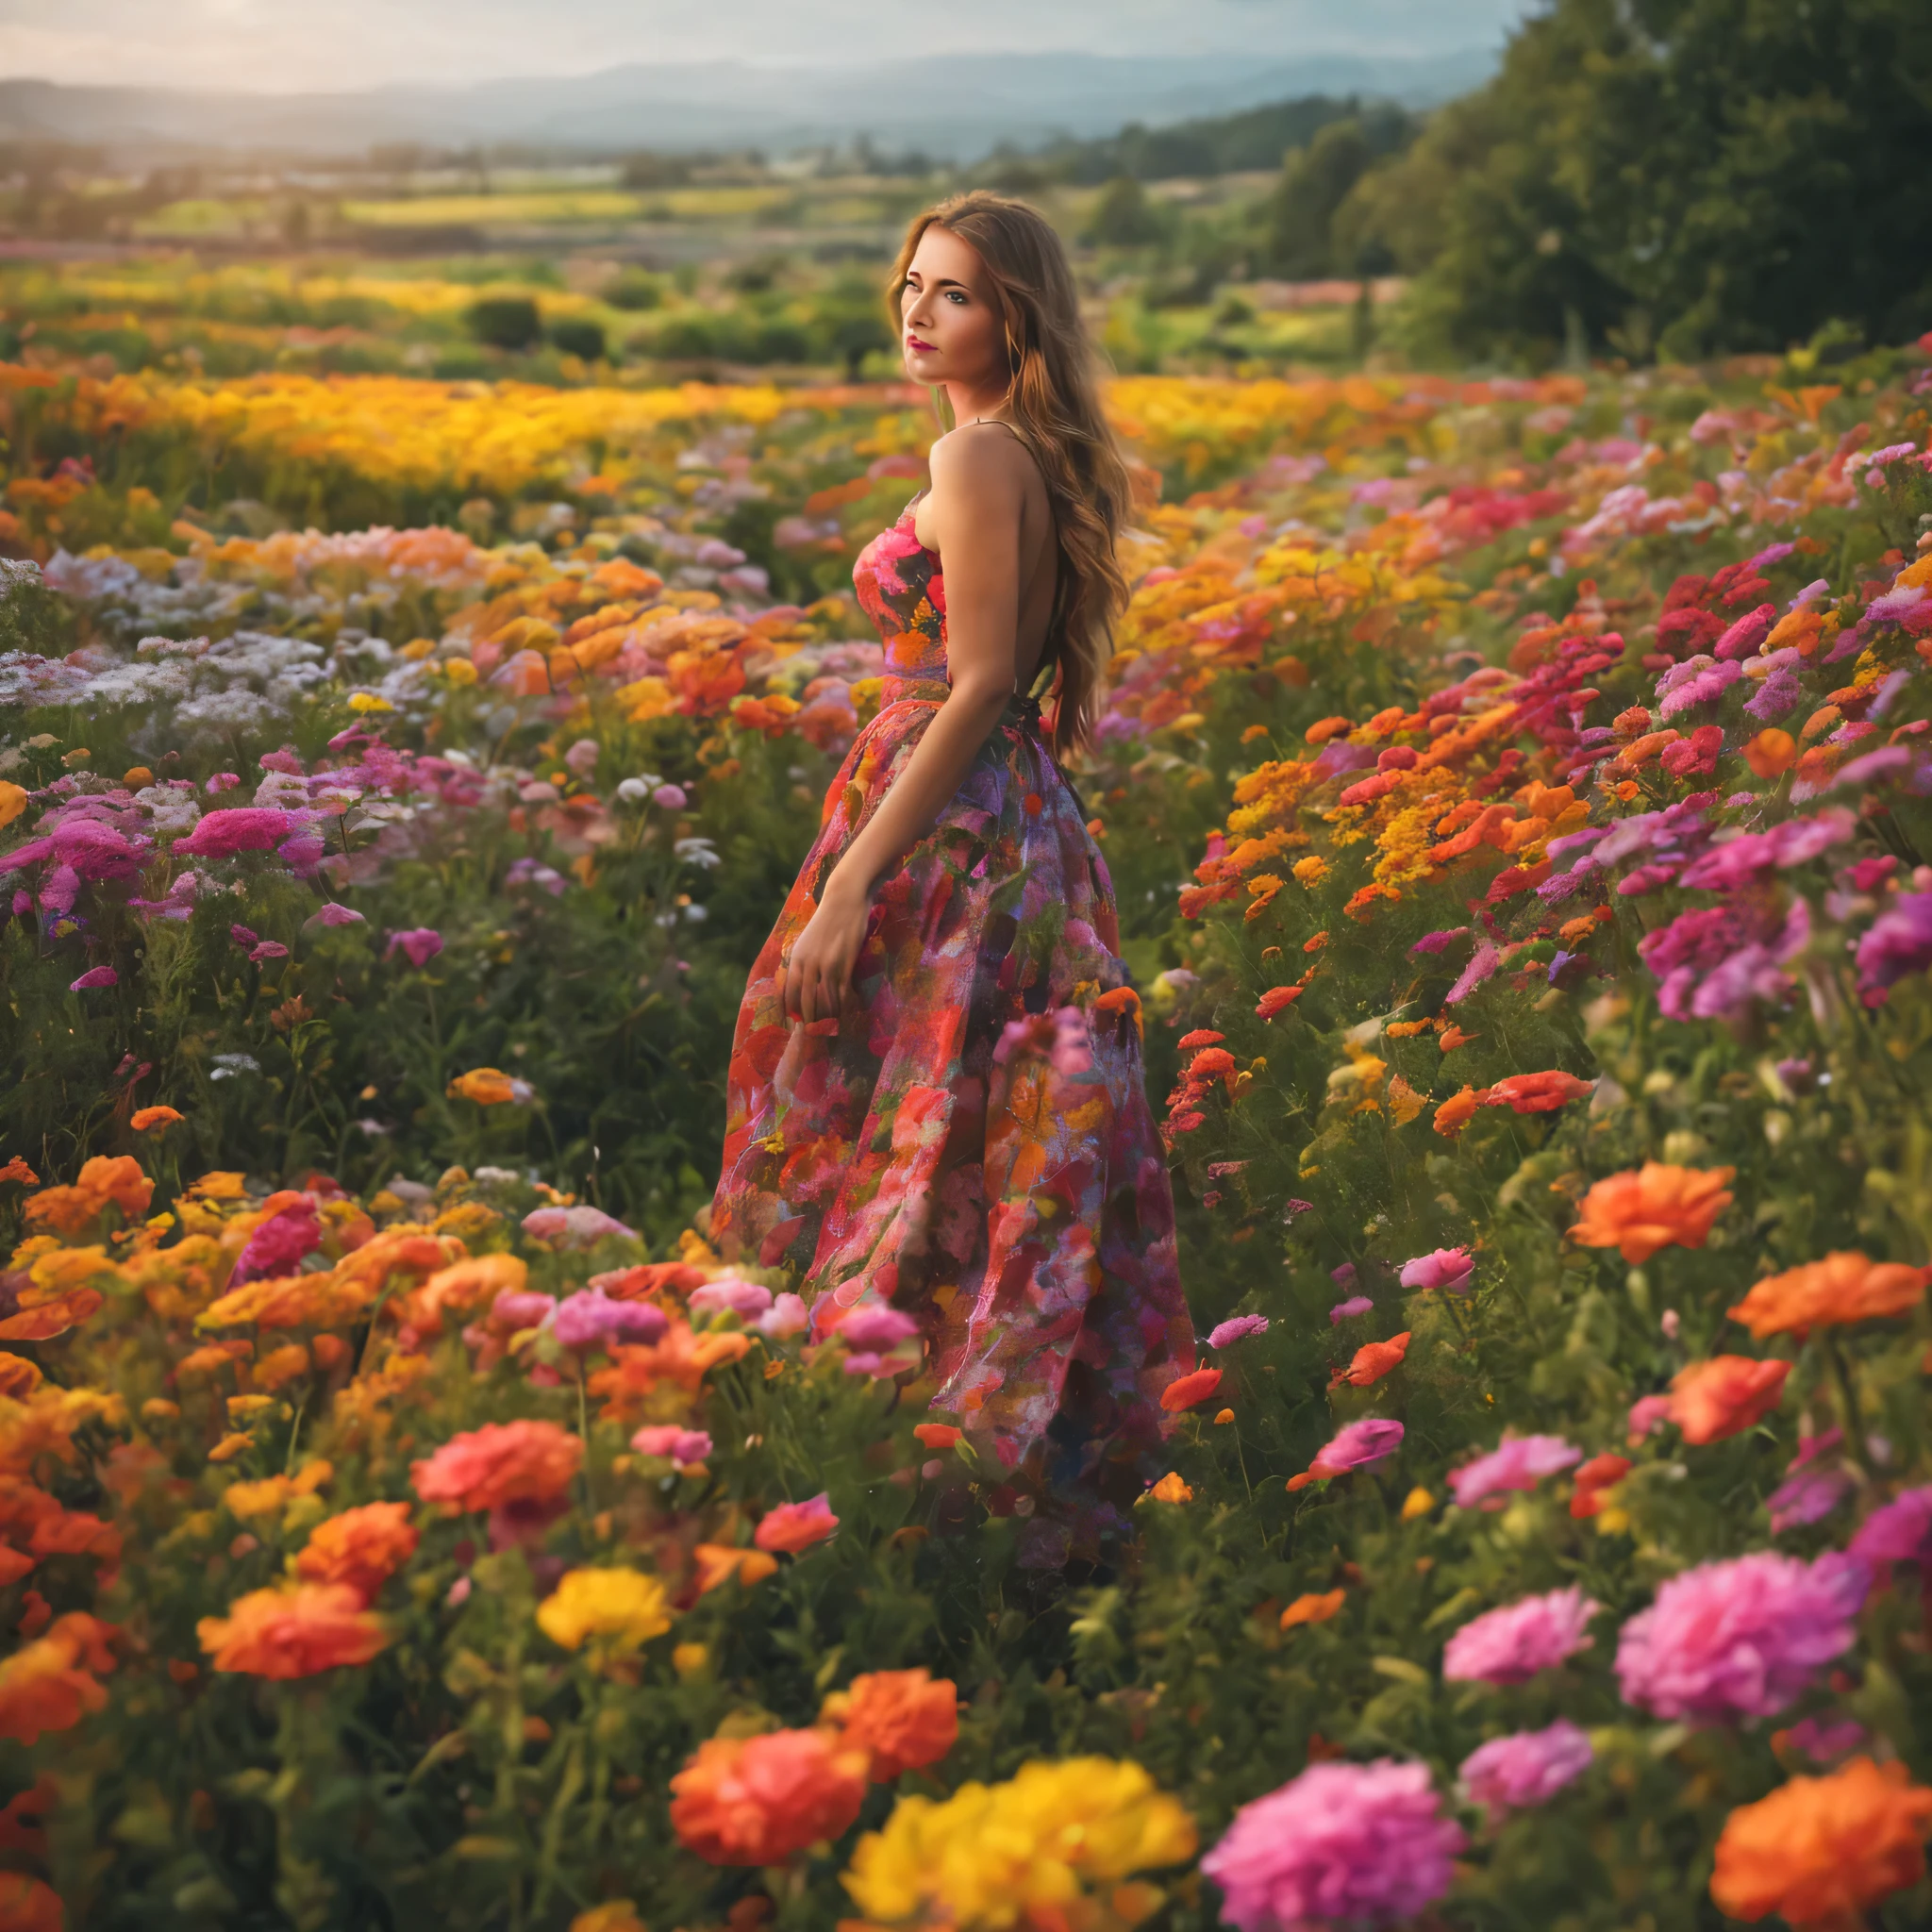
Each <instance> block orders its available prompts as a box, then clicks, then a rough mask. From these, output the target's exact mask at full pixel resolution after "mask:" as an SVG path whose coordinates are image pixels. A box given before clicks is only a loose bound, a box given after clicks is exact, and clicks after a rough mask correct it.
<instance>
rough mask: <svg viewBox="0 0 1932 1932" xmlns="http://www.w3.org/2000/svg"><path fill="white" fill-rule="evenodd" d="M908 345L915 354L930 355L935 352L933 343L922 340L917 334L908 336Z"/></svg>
mask: <svg viewBox="0 0 1932 1932" xmlns="http://www.w3.org/2000/svg"><path fill="white" fill-rule="evenodd" d="M906 346H907V347H908V349H910V350H911V351H912V353H913V354H914V355H915V356H930V355H931V354H932V353H933V345H932V344H931V343H930V342H923V341H920V339H919V338H918V337H917V336H908V337H907V338H906Z"/></svg>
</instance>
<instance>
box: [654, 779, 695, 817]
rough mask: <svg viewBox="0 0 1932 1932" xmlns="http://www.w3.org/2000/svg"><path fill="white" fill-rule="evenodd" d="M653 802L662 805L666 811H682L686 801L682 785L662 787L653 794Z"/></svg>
mask: <svg viewBox="0 0 1932 1932" xmlns="http://www.w3.org/2000/svg"><path fill="white" fill-rule="evenodd" d="M651 799H652V802H653V803H654V804H656V805H661V806H662V807H663V808H664V809H665V810H666V811H682V810H683V809H684V808H685V804H686V799H685V795H684V787H683V786H682V785H660V786H658V789H657V790H656V791H653V792H652V793H651Z"/></svg>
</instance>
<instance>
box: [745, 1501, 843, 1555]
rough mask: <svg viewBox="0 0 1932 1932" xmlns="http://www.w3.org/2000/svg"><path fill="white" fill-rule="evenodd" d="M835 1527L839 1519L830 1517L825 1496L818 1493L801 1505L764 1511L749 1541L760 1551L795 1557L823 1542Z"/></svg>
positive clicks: (791, 1504)
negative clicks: (783, 1553)
mask: <svg viewBox="0 0 1932 1932" xmlns="http://www.w3.org/2000/svg"><path fill="white" fill-rule="evenodd" d="M838 1527H839V1519H838V1518H837V1517H836V1516H834V1515H833V1514H832V1507H831V1504H830V1502H829V1501H828V1500H827V1497H826V1492H825V1491H824V1490H821V1491H819V1493H818V1494H817V1495H816V1496H812V1497H810V1498H808V1500H807V1501H805V1502H803V1503H780V1504H779V1505H778V1507H776V1508H775V1509H769V1510H767V1511H766V1512H765V1514H764V1516H763V1517H762V1518H761V1519H760V1521H759V1523H758V1528H757V1529H756V1530H755V1531H754V1532H753V1533H752V1541H753V1542H755V1543H756V1544H757V1545H758V1548H759V1549H761V1550H783V1551H785V1552H786V1553H787V1554H788V1555H790V1556H794V1557H795V1556H796V1555H797V1554H798V1553H799V1551H801V1550H808V1549H810V1548H811V1546H812V1544H814V1543H822V1542H824V1540H825V1539H826V1538H827V1537H828V1536H830V1535H831V1534H832V1532H833V1531H834V1530H835V1529H837V1528H838Z"/></svg>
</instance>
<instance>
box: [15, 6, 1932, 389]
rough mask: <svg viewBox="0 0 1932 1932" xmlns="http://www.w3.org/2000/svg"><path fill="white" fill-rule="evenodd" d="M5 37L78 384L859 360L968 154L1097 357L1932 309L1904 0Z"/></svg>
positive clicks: (1921, 51) (1928, 137) (813, 365)
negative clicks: (1044, 264) (1089, 329)
mask: <svg viewBox="0 0 1932 1932" xmlns="http://www.w3.org/2000/svg"><path fill="white" fill-rule="evenodd" d="M0 75H7V76H8V77H7V78H5V79H0V357H4V358H8V359H11V360H14V361H25V362H26V363H28V364H34V363H37V362H39V363H42V364H44V365H45V366H48V367H57V366H58V367H66V368H71V367H72V366H73V365H74V363H75V360H76V359H78V360H79V361H80V362H81V363H82V364H83V366H85V367H86V368H88V369H89V370H90V372H91V373H92V374H94V375H98V376H107V375H111V374H115V373H123V374H126V373H133V372H136V371H142V370H154V371H157V372H161V371H166V372H172V373H177V374H180V375H196V374H202V375H208V376H222V377H228V376H239V375H249V374H254V373H258V372H263V371H288V370H295V371H303V372H313V373H345V374H355V373H362V374H374V373H395V374H406V375H430V376H437V377H442V378H469V377H487V378H494V379H502V378H514V377H524V378H527V379H530V380H534V381H540V382H544V383H551V384H564V385H571V384H577V383H583V382H597V383H607V384H608V383H611V382H613V381H614V382H618V383H621V384H626V385H628V384H638V385H649V384H657V383H661V382H667V381H683V380H690V379H693V378H694V379H697V380H701V381H733V380H742V379H745V378H746V377H748V376H759V377H772V378H775V379H779V380H785V381H799V380H810V379H823V378H827V377H831V378H837V379H843V380H858V379H868V378H880V377H888V376H891V375H896V374H897V371H898V362H897V358H896V356H895V355H894V353H893V350H892V341H891V335H890V333H889V331H888V328H887V325H886V321H885V318H884V314H883V311H882V308H881V304H880V301H879V293H878V287H879V280H880V276H881V274H882V272H883V270H884V268H885V266H886V265H887V263H888V262H889V260H890V258H891V252H892V249H893V247H894V245H895V242H896V240H897V237H898V234H899V232H900V230H901V228H902V227H903V225H904V223H905V222H906V220H907V218H908V215H910V214H911V213H912V212H913V211H914V210H915V209H917V208H920V207H921V206H923V205H924V203H926V202H928V201H930V200H932V199H933V198H935V197H937V196H940V195H942V194H945V193H948V192H953V191H956V190H958V189H961V188H966V187H971V186H987V187H992V188H997V189H1001V190H1004V191H1007V192H1013V193H1017V194H1022V195H1024V196H1026V197H1027V198H1029V199H1030V200H1032V201H1034V202H1036V203H1037V204H1038V205H1039V206H1041V208H1044V209H1045V210H1046V211H1047V212H1048V213H1049V215H1050V216H1051V218H1052V219H1053V220H1054V222H1055V223H1056V224H1057V225H1058V227H1059V229H1060V231H1061V233H1062V234H1063V235H1064V236H1065V238H1066V240H1067V242H1068V243H1069V244H1070V246H1071V247H1072V249H1073V251H1074V259H1075V262H1076V264H1077V268H1078V272H1079V275H1080V279H1081V285H1082V290H1083V293H1084V296H1085V299H1086V301H1087V304H1088V306H1089V309H1090V313H1091V319H1092V322H1093V325H1094V327H1095V330H1096V333H1097V334H1098V336H1099V338H1100V339H1101V341H1103V342H1104V344H1105V346H1106V348H1107V350H1108V354H1109V356H1110V357H1111V358H1112V360H1113V362H1114V364H1115V366H1116V367H1117V368H1118V369H1120V370H1121V371H1122V372H1123V373H1128V374H1132V373H1166V374H1183V373H1201V374H1216V375H1292V374H1295V373H1297V372H1304V373H1308V372H1313V373H1336V372H1339V371H1343V370H1347V369H1353V368H1362V367H1367V368H1370V369H1374V368H1377V367H1404V368H1429V367H1439V368H1448V367H1453V368H1464V369H1471V368H1473V369H1482V370H1488V371H1491V372H1495V371H1507V370H1512V369H1523V370H1529V371H1541V370H1549V369H1556V368H1571V369H1579V368H1582V367H1584V366H1587V365H1588V364H1590V363H1591V361H1592V360H1595V361H1599V362H1602V361H1607V362H1608V363H1610V364H1611V365H1612V366H1630V365H1637V364H1642V363H1645V362H1650V361H1655V360H1658V359H1664V360H1675V361H1683V360H1694V359H1699V358H1712V357H1717V356H1724V355H1736V354H1740V353H1761V352H1774V353H1776V354H1778V355H1780V356H1785V355H1788V354H1790V352H1793V351H1795V352H1796V353H1797V356H1798V358H1799V364H1798V366H1799V368H1800V369H1801V370H1802V369H1803V368H1804V367H1806V366H1809V365H1810V364H1812V363H1816V364H1819V365H1831V364H1833V363H1837V362H1843V361H1847V360H1850V359H1852V358H1856V357H1857V355H1858V354H1859V353H1860V352H1861V351H1862V350H1863V349H1864V348H1865V347H1867V346H1868V345H1872V344H1875V343H1881V342H1893V341H1905V340H1907V339H1909V338H1911V337H1913V336H1916V335H1917V334H1918V333H1919V332H1921V331H1922V330H1924V328H1926V327H1927V325H1932V197H1928V196H1927V194H1926V192H1925V191H1924V159H1925V157H1926V156H1927V155H1928V154H1932V8H1928V7H1926V6H1925V5H1924V0H1553V4H1550V5H1546V6H1542V7H1536V8H1523V7H1521V6H1520V5H1518V4H1513V0H1364V4H1358V5H1354V6H1350V7H1348V8H1341V7H1334V6H1325V5H1316V4H1296V0H1195V4H1191V5H1184V4H1179V0H1139V4H1119V0H1116V4H1112V5H1108V6H1106V7H1102V6H1100V5H1090V4H1087V0H1072V4H1059V5H1021V4H1018V0H992V4H990V5H982V6H978V7H975V8H974V9H973V11H972V17H971V19H970V21H967V20H964V19H962V18H960V17H958V16H957V15H946V16H939V15H934V16H925V15H908V11H907V10H906V9H904V8H885V7H882V6H877V5H870V4H858V0H828V4H821V5H809V6H798V5H789V6H780V5H767V4H763V0H741V4H739V5H734V6H730V7H724V8H712V9H709V10H708V12H706V13H704V14H703V15H702V17H700V16H699V13H698V10H696V9H691V8H682V7H678V8H674V7H671V6H668V5H664V4H658V0H653V4H648V5H635V4H632V5H625V6H623V7H619V6H616V5H614V4H610V5H607V4H605V0H587V4H584V5H579V6H577V7H575V8H572V9H571V11H570V14H569V17H568V18H567V19H562V18H559V17H558V9H557V8H554V7H545V6H539V5H537V4H535V0H488V4H483V5H462V6H458V5H457V4H455V0H384V4H382V5H379V6H378V5H375V4H362V0H331V4H322V5H310V6H308V7H304V8H293V7H290V6H285V5H281V4H274V0H192V4H189V5H187V6H184V7H179V8H168V9H166V10H165V13H163V12H162V11H161V10H159V9H156V8H152V7H150V6H146V5H143V4H142V0H70V4H69V5H67V6H65V7H63V8H61V9H60V11H59V13H58V16H49V15H46V14H45V12H44V10H43V9H42V8H38V7H35V6H22V5H20V4H19V0H8V5H7V6H6V7H5V8H0Z"/></svg>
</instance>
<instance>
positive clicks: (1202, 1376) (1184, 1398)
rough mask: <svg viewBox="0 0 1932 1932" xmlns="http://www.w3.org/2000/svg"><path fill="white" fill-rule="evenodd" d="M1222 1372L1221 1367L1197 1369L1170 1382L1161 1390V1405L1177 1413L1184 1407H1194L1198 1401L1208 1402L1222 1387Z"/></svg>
mask: <svg viewBox="0 0 1932 1932" xmlns="http://www.w3.org/2000/svg"><path fill="white" fill-rule="evenodd" d="M1222 1374H1223V1371H1222V1370H1220V1369H1196V1370H1195V1371H1194V1373H1193V1374H1191V1375H1182V1376H1181V1377H1180V1378H1179V1379H1178V1380H1177V1381H1173V1382H1170V1383H1169V1384H1168V1385H1167V1387H1166V1388H1165V1389H1163V1390H1162V1391H1160V1406H1161V1407H1162V1408H1164V1409H1166V1410H1167V1412H1168V1413H1169V1414H1170V1415H1176V1414H1178V1413H1179V1412H1180V1411H1181V1410H1182V1409H1184V1408H1192V1407H1193V1406H1194V1405H1195V1404H1196V1403H1197V1402H1206V1401H1207V1400H1208V1397H1209V1396H1210V1395H1212V1394H1213V1393H1214V1391H1216V1390H1217V1389H1219V1388H1220V1387H1221V1377H1222Z"/></svg>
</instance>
